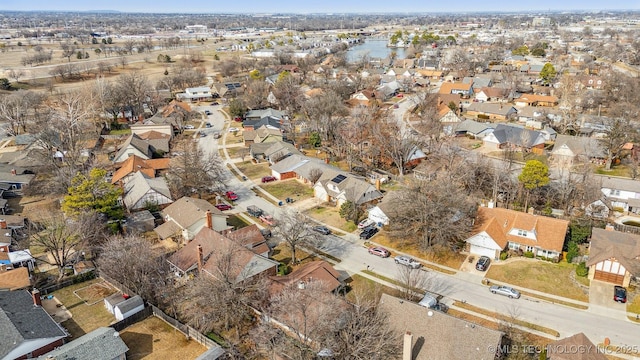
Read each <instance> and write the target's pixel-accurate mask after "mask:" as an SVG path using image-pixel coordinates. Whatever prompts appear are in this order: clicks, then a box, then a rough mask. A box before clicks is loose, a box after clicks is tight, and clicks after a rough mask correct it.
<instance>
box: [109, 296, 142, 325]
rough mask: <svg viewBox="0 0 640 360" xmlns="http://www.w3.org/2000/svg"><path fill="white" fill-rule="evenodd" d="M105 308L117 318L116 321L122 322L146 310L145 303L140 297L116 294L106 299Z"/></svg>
mask: <svg viewBox="0 0 640 360" xmlns="http://www.w3.org/2000/svg"><path fill="white" fill-rule="evenodd" d="M104 306H105V307H106V308H107V311H108V312H110V313H111V314H113V316H115V317H116V320H118V321H120V320H124V319H126V318H128V317H129V316H131V315H133V314H135V313H138V312H140V311H142V310H144V301H143V300H142V298H141V297H140V295H134V296H130V295H128V294H122V293H115V294H113V295H111V296H107V297H106V298H104Z"/></svg>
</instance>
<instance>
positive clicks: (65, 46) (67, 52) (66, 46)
mask: <svg viewBox="0 0 640 360" xmlns="http://www.w3.org/2000/svg"><path fill="white" fill-rule="evenodd" d="M60 48H61V49H62V57H63V58H67V61H68V62H71V57H72V56H73V55H75V54H76V51H77V50H78V48H77V46H75V45H74V44H72V43H71V42H70V41H66V42H63V43H61V44H60Z"/></svg>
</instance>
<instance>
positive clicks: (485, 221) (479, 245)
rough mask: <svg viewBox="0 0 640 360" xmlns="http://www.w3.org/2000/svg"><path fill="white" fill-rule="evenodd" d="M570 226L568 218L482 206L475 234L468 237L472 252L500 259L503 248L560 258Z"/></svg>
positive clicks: (469, 247) (479, 210)
mask: <svg viewBox="0 0 640 360" xmlns="http://www.w3.org/2000/svg"><path fill="white" fill-rule="evenodd" d="M568 228H569V221H567V220H560V219H554V218H551V217H546V216H539V215H532V214H529V213H523V212H519V211H515V210H509V209H501V208H494V207H483V206H481V207H480V208H479V209H478V215H477V217H476V222H475V227H474V229H473V235H472V236H471V237H469V238H468V239H467V240H465V241H466V243H467V244H468V250H469V253H471V254H475V255H480V256H482V255H484V256H488V257H490V258H491V259H498V258H499V257H500V252H502V251H504V250H515V251H522V252H532V253H533V254H534V255H535V256H542V257H546V258H558V259H559V258H560V256H561V255H562V246H563V245H564V241H565V236H566V235H567V230H568Z"/></svg>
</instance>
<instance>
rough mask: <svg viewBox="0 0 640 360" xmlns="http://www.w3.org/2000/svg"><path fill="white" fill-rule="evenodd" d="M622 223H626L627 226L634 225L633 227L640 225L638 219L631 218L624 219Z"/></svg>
mask: <svg viewBox="0 0 640 360" xmlns="http://www.w3.org/2000/svg"><path fill="white" fill-rule="evenodd" d="M622 224H624V225H628V226H635V227H640V222H638V221H633V220H626V221H623V222H622Z"/></svg>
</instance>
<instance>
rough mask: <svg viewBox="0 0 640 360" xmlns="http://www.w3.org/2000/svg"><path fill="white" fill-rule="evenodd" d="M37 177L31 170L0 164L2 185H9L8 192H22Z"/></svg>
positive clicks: (0, 181)
mask: <svg viewBox="0 0 640 360" xmlns="http://www.w3.org/2000/svg"><path fill="white" fill-rule="evenodd" d="M35 177H36V175H35V174H34V173H33V172H32V171H30V170H27V169H24V168H19V167H16V166H11V165H8V164H0V185H5V184H6V185H8V186H9V189H8V190H7V192H16V193H21V192H22V190H24V188H26V187H27V186H29V184H30V183H31V181H32V180H33V179H34V178H35Z"/></svg>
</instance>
